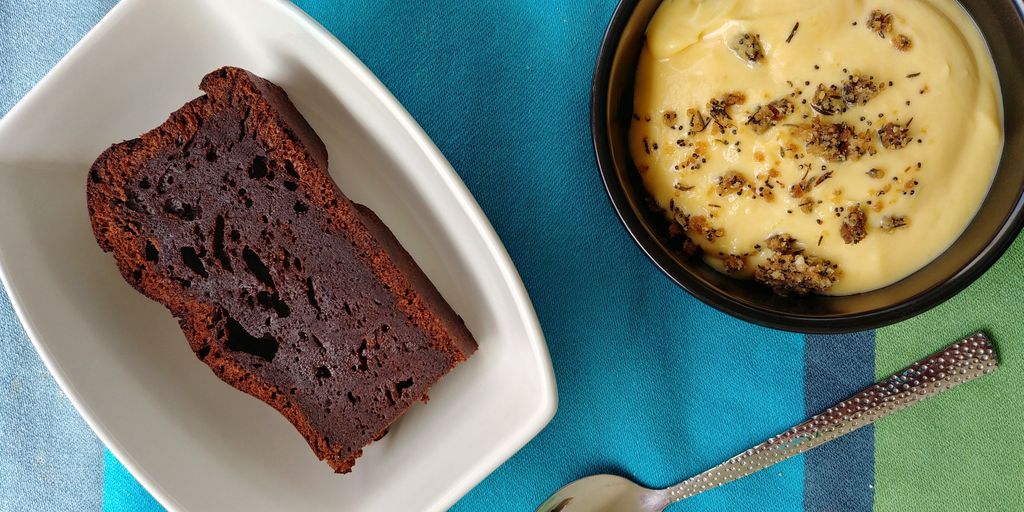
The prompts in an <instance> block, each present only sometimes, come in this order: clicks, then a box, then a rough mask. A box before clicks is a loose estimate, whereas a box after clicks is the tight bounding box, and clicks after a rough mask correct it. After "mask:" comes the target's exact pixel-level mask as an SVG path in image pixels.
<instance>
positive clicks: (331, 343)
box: [87, 67, 476, 472]
mask: <svg viewBox="0 0 1024 512" xmlns="http://www.w3.org/2000/svg"><path fill="white" fill-rule="evenodd" d="M200 88H201V89H202V90H203V91H205V92H206V94H205V95H204V96H201V97H199V98H197V99H195V100H193V101H191V102H189V103H187V104H186V105H185V106H184V107H182V108H181V109H180V110H178V111H177V112H175V113H173V114H172V115H171V116H170V118H169V119H168V120H167V121H166V122H164V123H163V124H162V125H161V126H159V127H157V128H156V129H154V130H152V131H150V132H147V133H146V134H144V135H142V136H141V137H140V138H138V139H134V140H130V141H127V142H124V143H121V144H115V145H114V146H112V147H110V148H109V149H107V150H106V151H105V152H104V153H103V154H102V155H100V157H99V158H98V159H97V160H96V162H95V163H94V164H93V166H92V168H91V170H90V171H89V177H88V180H87V181H88V192H87V195H88V206H89V214H90V218H91V220H92V226H93V231H94V234H95V235H96V239H97V241H98V242H99V245H100V247H101V248H103V250H105V251H107V252H112V253H113V255H114V258H115V260H116V261H117V265H118V268H119V269H120V271H121V274H122V275H123V276H124V278H125V280H127V281H128V282H129V283H130V284H131V285H132V286H133V287H135V288H136V289H137V290H139V291H140V292H142V293H143V294H145V295H146V296H148V297H150V298H152V299H154V300H156V301H158V302H160V303H162V304H164V305H165V306H166V307H167V308H168V309H169V310H170V311H171V313H172V314H173V315H174V316H175V317H177V318H178V320H179V323H180V325H181V327H182V330H183V331H184V333H185V336H186V338H187V339H188V342H189V345H190V346H191V348H192V350H193V351H194V352H195V353H196V355H197V356H198V357H199V359H201V360H202V361H203V362H205V363H206V364H207V365H209V366H210V368H211V369H212V370H213V371H214V373H215V374H216V375H217V376H218V377H220V378H221V379H222V380H224V381H225V382H227V383H229V384H231V385H232V386H234V387H235V388H237V389H239V390H241V391H244V392H246V393H248V394H250V395H253V396H255V397H256V398H259V399H260V400H263V401H264V402H267V403H268V404H270V405H271V406H273V407H274V408H275V409H277V410H278V411H279V412H281V414H283V415H284V416H285V417H286V418H287V419H288V420H289V421H290V422H291V423H292V424H293V425H294V426H295V427H296V428H297V429H298V431H299V432H300V433H301V434H302V435H303V436H304V437H305V439H306V440H307V442H308V443H309V445H310V446H311V447H312V449H313V451H314V452H315V453H316V455H317V456H318V457H319V458H321V459H323V460H326V461H327V462H328V464H330V465H331V466H332V467H333V468H334V469H335V470H336V471H338V472H347V471H349V470H350V469H351V468H352V465H353V464H354V461H355V459H356V458H357V457H358V456H359V455H360V454H361V449H362V448H363V447H364V446H365V445H367V444H369V443H370V442H372V441H373V440H375V439H378V438H379V437H380V436H382V435H383V434H384V432H385V431H386V429H387V427H388V426H389V425H390V424H391V423H392V422H393V421H394V420H395V419H397V418H398V417H399V416H401V414H402V413H404V412H405V410H407V409H408V407H409V406H410V405H411V404H412V403H414V402H415V401H417V400H425V399H426V392H427V390H428V389H429V388H430V387H431V386H432V385H433V384H434V383H435V382H436V381H437V380H438V379H440V378H441V377H442V376H443V375H445V374H446V373H447V372H448V371H450V370H451V369H452V368H453V367H454V366H455V365H457V364H458V363H460V362H461V361H464V360H465V359H466V358H467V357H468V356H469V355H470V354H472V353H473V352H474V351H475V350H476V342H475V341H474V340H473V337H472V335H471V334H470V333H469V331H468V330H467V329H466V327H465V325H464V324H463V322H462V320H461V319H460V318H459V317H458V315H457V314H456V313H455V312H454V311H453V310H452V309H451V307H450V306H449V305H448V304H447V303H446V302H445V301H444V299H443V298H442V297H441V295H440V294H439V293H438V292H437V290H436V288H435V287H434V286H433V284H431V283H430V281H429V280H428V279H427V277H426V276H425V275H424V274H423V272H422V271H421V270H420V269H419V267H418V266H417V265H416V263H415V262H414V261H413V259H412V258H411V257H410V256H409V254H408V253H407V252H406V251H405V250H404V249H403V248H402V247H401V244H400V243H399V242H398V240H396V239H395V237H394V235H393V234H392V233H391V231H390V230H388V229H387V227H386V226H385V225H384V224H383V223H382V222H381V221H380V220H379V218H377V216H376V215H375V214H374V213H373V212H372V211H371V210H370V209H369V208H366V207H364V206H361V205H356V204H354V203H352V202H351V201H349V200H348V199H347V198H346V197H345V196H344V194H342V192H341V191H340V190H339V189H338V188H337V186H336V185H335V184H334V182H333V180H332V179H331V178H330V176H329V174H328V173H327V151H326V149H325V147H324V144H323V142H322V141H321V140H320V138H319V137H318V136H317V135H316V133H315V132H314V131H313V129H312V128H311V127H310V126H309V124H308V123H307V122H306V120H305V119H304V118H303V117H302V115H301V114H300V113H299V112H298V111H297V110H296V109H295V107H294V106H293V105H292V103H291V102H290V101H289V99H288V96H287V94H285V92H284V91H283V90H282V89H281V88H279V87H277V86H276V85H274V84H272V83H271V82H269V81H266V80H264V79H262V78H259V77H257V76H255V75H253V74H252V73H249V72H248V71H245V70H242V69H239V68H232V67H225V68H221V69H219V70H216V71H214V72H212V73H210V74H209V75H207V76H206V77H205V78H203V80H202V82H201V84H200Z"/></svg>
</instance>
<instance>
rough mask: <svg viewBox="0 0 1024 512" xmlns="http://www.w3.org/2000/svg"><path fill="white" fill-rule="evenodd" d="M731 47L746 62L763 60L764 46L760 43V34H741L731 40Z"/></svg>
mask: <svg viewBox="0 0 1024 512" xmlns="http://www.w3.org/2000/svg"><path fill="white" fill-rule="evenodd" d="M731 48H732V51H734V52H736V55H738V56H739V57H740V58H741V59H743V60H745V61H747V62H752V63H760V62H764V46H762V45H761V35H760V34H741V35H740V36H739V37H737V38H736V39H735V40H734V41H733V43H732V45H731Z"/></svg>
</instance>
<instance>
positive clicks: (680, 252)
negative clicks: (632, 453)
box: [593, 0, 1024, 331]
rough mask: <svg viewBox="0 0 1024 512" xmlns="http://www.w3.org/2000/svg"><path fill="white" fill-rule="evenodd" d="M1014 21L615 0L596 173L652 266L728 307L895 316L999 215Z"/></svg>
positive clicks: (996, 248)
mask: <svg viewBox="0 0 1024 512" xmlns="http://www.w3.org/2000/svg"><path fill="white" fill-rule="evenodd" d="M965 8H966V9H965ZM979 27H980V28H979ZM1022 33H1024V31H1022V28H1021V16H1020V13H1019V12H1018V11H1017V9H1016V7H1015V4H1013V3H1012V2H996V1H975V2H965V3H964V4H963V5H961V4H958V3H956V2H954V1H953V0H915V1H910V2H900V3H898V4H894V5H888V4H882V3H878V2H874V3H872V2H864V1H858V0H849V1H842V2H831V3H827V4H820V5H819V4H818V3H815V2H808V1H803V0H792V1H785V2H734V1H723V0H711V1H692V0H682V1H678V0H668V1H666V2H657V1H651V2H645V1H626V2H623V4H622V5H621V6H620V9H619V11H618V12H617V13H616V16H615V18H614V19H613V21H612V25H611V27H610V29H609V32H608V35H607V36H606V39H605V44H604V47H603V49H602V54H601V56H600V58H599V62H598V68H597V73H596V75H595V82H594V98H593V128H594V138H595V148H596V150H597V154H598V161H599V164H600V165H601V169H602V173H603V177H604V179H605V183H606V186H607V188H608V192H609V194H610V196H611V198H612V201H613V203H614V204H615V206H616V208H617V210H618V212H619V214H620V216H621V217H622V219H623V221H624V223H625V224H626V226H627V228H628V229H629V230H630V232H631V233H632V234H633V235H634V237H635V238H636V239H637V241H638V242H639V243H640V244H641V246H642V247H643V248H644V249H645V251H646V252H647V253H648V254H649V255H650V256H651V257H652V259H654V260H655V262H656V263H657V264H658V265H659V266H660V267H661V268H662V269H663V270H665V271H666V273H668V274H669V275H670V276H671V277H672V278H673V279H674V280H676V281H677V282H678V283H679V284H680V285H682V286H683V287H684V288H686V289H687V290H689V291H690V292H691V293H693V294H694V295H696V296H697V297H698V298H701V299H702V300H705V301H706V302H708V303H710V304H712V305H714V306H716V307H719V308H720V309H723V310H726V311H728V312H730V313H733V314H735V315H737V316H740V317H743V318H746V319H748V320H752V321H755V322H759V323H762V324H767V325H771V326H775V327H781V328H787V329H793V330H802V331H840V330H856V329H863V328H869V327H873V326H877V325H881V324H885V323H891V322H893V321H896V320H899V319H902V318H905V317H907V316H910V315H913V314H915V313H917V312H920V311H922V310H924V309H927V308H928V307H930V306H933V305H935V304H937V303H939V302H941V301H942V300H945V299H946V298H948V297H949V296H951V295H953V294H954V293H956V291H959V290H960V289H962V288H963V287H964V286H966V285H967V284H969V282H971V281H972V280H973V279H974V278H976V277H977V276H978V275H980V273H981V272H983V271H984V270H985V269H986V268H988V266H990V265H991V264H992V263H993V262H994V261H995V259H997V258H998V256H999V255H1000V254H1001V253H1002V252H1003V250H1005V248H1006V247H1007V246H1008V245H1009V243H1010V242H1012V240H1013V239H1014V237H1015V235H1016V233H1018V232H1019V228H1020V220H1021V219H1020V215H1019V212H1020V204H1021V186H1022V182H1024V176H1022V174H1021V171H1020V169H1019V167H1018V165H1017V164H1018V163H1019V162H1020V158H1021V156H1020V155H1019V153H1020V151H1021V150H1020V149H1018V148H1017V147H1016V146H1015V144H1014V141H1019V140H1020V138H1021V131H1020V130H1021V127H1020V123H1021V118H1020V111H1021V104H1020V102H1021V100H1020V95H1019V92H1018V91H1019V89H1017V88H1019V87H1020V84H1021V82H1022V78H1021V71H1020V69H1021V65H1020V56H1018V55H1015V53H1014V51H1013V48H1014V47H1015V45H1019V43H1020V42H1021V41H1022V40H1024V35H1022ZM1004 141H1005V143H1004ZM695 254H700V255H702V256H703V257H696V256H694V255H695ZM737 277H738V278H740V279H736V278H737ZM766 285H767V286H766ZM817 294H822V295H827V296H820V295H817ZM780 295H785V296H780Z"/></svg>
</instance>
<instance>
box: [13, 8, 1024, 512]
mask: <svg viewBox="0 0 1024 512" xmlns="http://www.w3.org/2000/svg"><path fill="white" fill-rule="evenodd" d="M211 1H213V0H211ZM113 3H115V2H114V0H89V1H75V0H0V88H2V90H0V113H2V112H6V111H7V110H8V109H9V108H10V107H11V106H13V104H14V103H15V102H16V101H17V100H18V99H19V98H20V97H21V96H22V95H24V93H25V92H26V91H27V90H28V89H29V88H30V87H31V86H32V84H33V83H35V82H36V81H37V80H38V79H39V78H41V77H42V75H43V74H44V73H45V72H46V71H47V70H48V69H49V67H50V66H52V65H53V63H54V62H56V60H57V59H58V58H60V57H61V56H62V55H63V54H64V53H65V52H66V51H67V50H68V49H69V48H70V46H71V45H72V44H73V43H74V42H75V41H76V40H77V39H78V38H79V37H81V35H83V34H84V33H85V32H86V31H87V30H88V29H89V28H90V27H91V26H92V25H93V24H94V23H95V22H96V21H97V20H98V19H99V18H100V17H101V16H102V15H103V14H104V13H105V12H106V10H107V9H109V8H110V7H111V6H112V4H113ZM297 4H298V5H299V6H300V7H301V8H302V9H304V10H305V11H306V12H308V13H309V14H310V15H312V16H313V17H314V18H316V19H317V20H318V21H319V22H320V23H322V24H323V25H324V26H325V27H327V29H328V30H330V31H331V32H332V33H334V34H335V35H336V36H337V37H338V38H339V39H340V40H341V41H342V42H343V43H345V44H346V45H347V46H348V47H349V48H351V50H352V51H353V52H354V53H355V54H356V55H358V56H359V57H360V58H361V59H363V61H364V62H366V64H367V65H368V66H369V67H370V69H372V70H373V71H374V72H375V73H376V74H377V75H378V76H379V77H380V79H381V80H382V81H383V82H384V84H385V85H387V86H388V87H389V88H390V89H391V90H392V91H393V92H394V94H395V95H396V96H397V97H398V99H399V100H400V101H401V102H402V103H403V104H404V105H405V106H406V108H407V109H408V110H409V111H410V112H411V113H412V115H413V116H414V117H415V118H416V119H417V120H418V121H419V123H420V124H421V125H422V126H423V127H424V129H425V130H426V131H427V133H428V134H429V135H430V136H431V137H433V139H434V141H435V142H436V143H437V145H438V146H439V147H440V149H441V150H442V152H444V154H445V155H446V156H447V157H448V159H449V160H450V161H451V163H452V164H453V166H454V167H455V169H456V170H457V171H458V173H459V175H460V176H461V177H462V179H463V180H464V181H465V182H466V184H467V185H468V187H469V189H470V190H471V191H472V192H473V194H474V195H475V197H476V199H477V200H478V201H479V203H480V205H481V206H482V207H483V209H484V211H485V212H486V213H487V215H488V216H489V218H490V220H491V222H492V223H493V225H494V227H495V229H496V230H497V232H498V234H499V235H500V236H501V238H502V240H503V241H504V243H505V245H506V246H507V248H508V250H509V252H510V254H511V256H512V259H513V261H514V262H515V263H516V265H517V266H518V268H519V271H520V273H521V275H522V277H523V280H524V281H525V283H526V287H527V288H528V290H529V292H530V295H531V298H532V299H533V301H534V305H535V307H536V310H537V313H538V315H539V317H540V321H541V324H542V326H543V328H544V331H545V334H546V336H547V340H548V345H549V347H550V351H551V357H552V360H553V362H554V367H555V372H556V374H557V378H558V389H559V395H560V407H559V411H558V413H557V415H556V416H555V418H554V420H553V421H552V422H551V424H550V425H549V426H548V427H547V428H546V429H545V430H544V431H543V432H542V433H541V434H540V435H539V436H538V437H537V438H536V439H535V440H534V441H532V442H531V443H530V444H529V445H528V446H527V447H526V448H524V449H523V450H522V451H521V452H520V453H519V454H517V455H516V456H514V457H513V458H512V459H511V460H509V461H508V462H507V463H506V464H504V465H503V466H501V467H500V468H499V469H498V470H497V471H496V472H495V473H494V474H493V475H491V476H490V477H489V478H488V479H486V480H485V481H484V482H483V483H481V484H480V485H479V486H478V487H477V488H475V489H474V490H473V491H472V492H470V493H469V494H468V495H467V496H466V497H465V498H463V499H462V500H461V501H460V502H459V503H458V504H457V505H456V506H455V510H459V511H525V510H533V508H534V507H535V506H536V505H538V504H539V502H540V501H541V500H543V499H544V498H545V497H546V496H548V495H549V494H550V493H551V492H553V491H555V490H556V489H558V488H559V487H560V486H561V485H562V484H564V483H566V482H568V481H571V480H573V479H575V478H578V477H582V476H585V475H588V474H591V473H598V472H611V473H618V474H622V475H627V476H630V477H633V478H636V479H637V480H639V481H640V482H642V483H644V484H647V485H649V486H663V485H668V484H671V483H674V482H675V481H677V480H679V479H681V478H683V477H686V476H688V475H691V474H694V473H697V472H699V471H701V470H703V469H706V468H707V467H709V466H712V465H714V464H716V463H717V462H719V461H721V460H723V459H725V458H727V457H729V456H732V455H734V454H736V453H738V452H739V451H741V450H743V449H744V448H746V447H748V446H749V445H752V444H754V443H756V442H759V441H761V440H763V439H764V438H766V437H768V436H770V435H772V434H775V433H777V432H779V431H781V430H783V429H784V428H786V427H788V426H789V425H791V424H794V423H795V422H797V421H799V420H801V419H802V418H804V417H805V415H807V414H809V413H816V412H819V411H820V410H821V409H822V408H823V407H825V406H826V405H828V404H829V403H831V402H832V401H833V400H835V399H838V398H842V397H843V396H844V395H846V394H848V393H849V392H851V391H853V390H856V389H858V388H860V387H861V386H863V385H865V384H867V383H870V382H871V381H872V380H873V379H874V378H875V373H876V353H875V347H876V335H875V333H873V332H868V333H862V334H857V335H850V336H840V337H818V336H806V337H805V336H802V335H797V334H789V333H782V332H778V331H772V330H769V329H763V328H759V327H755V326H752V325H750V324H746V323H744V322H742V321H739V320H736V319H733V318H730V317H728V316H726V315H723V314H721V313H719V312H717V311H714V310H712V309H710V308H708V307H706V306H704V305H703V304H700V303H699V302H698V301H696V300H695V299H693V298H691V297H690V296H688V295H687V294H685V293H684V292H682V291H681V290H679V289H678V288H677V287H676V286H675V285H673V284H672V283H671V282H670V281H669V280H668V279H667V278H666V277H665V276H663V275H662V274H660V273H659V272H658V271H657V270H656V269H655V268H654V266H653V265H652V264H651V263H650V262H649V261H648V260H647V258H646V257H645V256H644V255H643V254H642V253H641V251H640V250H639V249H638V248H637V247H636V246H635V244H634V243H633V242H632V240H631V239H630V238H629V236H628V235H627V234H626V232H625V230H624V229H623V228H622V226H621V225H620V223H619V221H618V219H617V218H616V216H615V214H614V212H613V210H612V208H611V206H610V204H609V202H608V200H607V198H606V196H605V193H604V190H603V187H602V185H601V182H600V179H599V176H598V172H597V168H596V165H595V163H594V158H593V155H592V149H591V143H590V135H589V113H588V112H589V101H590V96H589V91H590V81H591V74H592V70H593V65H594V60H595V57H596V53H597V48H598V45H599V42H600V40H601V36H602V34H603V32H604V29H605V27H606V25H607V23H608V20H609V18H610V16H611V14H612V11H613V9H614V7H615V4H616V1H615V0H557V1H550V2H548V1H539V0H527V1H524V0H485V1H479V2H477V1H460V0H431V1H421V2H410V1H399V0H347V1H330V0H298V1H297ZM197 79H198V77H197ZM83 172H84V170H83ZM939 341H951V340H939ZM939 346H941V345H936V346H934V347H932V348H939ZM917 355H923V354H917ZM197 364H198V363H197ZM1018 432H1019V431H1018ZM874 436H875V432H874V430H873V429H871V428H869V429H865V430H863V431H860V432H858V433H856V434H854V435H851V436H849V437H847V438H844V439H842V440H840V441H839V442H837V443H836V444H835V445H834V446H830V447H827V448H823V449H820V450H816V451H815V452H812V453H811V454H808V456H806V457H797V458H794V459H792V460H789V461H787V462H785V463H782V464H780V465H778V466H777V467H774V468H772V469H771V470H769V471H764V472H761V473H759V474H756V475H754V476H752V477H750V478H748V479H744V480H741V481H739V482H737V483H735V484H732V485H729V486H726V487H724V488H721V489H717V490H715V491H712V492H708V493H706V494H704V495H701V496H699V497H697V498H696V499H694V500H691V501H688V502H686V503H685V504H683V505H680V506H679V507H678V510H681V511H682V510H687V511H717V510H729V511H747V510H749V511H759V512H761V511H763V512H769V511H792V510H821V511H825V510H835V511H863V510H871V509H873V508H874V506H875V499H876V496H875V458H876V453H875V439H874ZM339 478H344V477H339ZM967 492H968V493H969V492H970V491H967ZM101 508H102V510H105V511H108V512H122V511H124V512H128V511H131V512H136V511H148V510H159V506H158V505H157V504H156V503H155V502H154V501H153V500H152V498H150V497H149V496H148V495H147V494H146V493H145V491H144V490H143V489H141V487H139V486H138V484H136V483H135V482H134V480H133V479H132V478H131V476H130V475H129V474H127V473H126V472H125V470H124V468H123V467H121V466H120V464H119V463H118V462H117V460H116V459H115V458H114V457H113V456H111V455H110V454H109V453H105V452H104V450H103V449H102V446H101V445H100V443H99V442H98V441H97V440H96V438H95V437H94V436H93V435H92V434H91V432H89V430H88V428H87V427H85V426H84V424H83V422H82V421H81V419H80V418H79V417H78V416H77V414H76V413H75V412H74V410H73V409H72V408H71V407H70V406H69V404H68V403H67V401H66V399H65V398H63V396H62V395H61V394H60V392H59V390H58V389H57V388H56V387H55V385H54V384H53V382H52V379H51V378H50V377H49V376H48V375H47V373H46V370H45V369H44V368H43V367H42V365H41V363H40V362H39V360H38V358H37V357H36V355H35V353H34V352H33V351H32V349H31V346H30V344H29V342H28V340H27V339H26V337H25V335H24V334H23V332H22V331H21V328H20V326H19V325H18V323H17V320H16V319H15V318H14V315H13V313H12V311H11V308H10V305H9V302H8V301H7V299H6V297H4V296H3V295H2V293H0V511H35V510H41V511H62V510H69V511H78V510H99V509H101ZM674 510H676V509H674Z"/></svg>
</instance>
